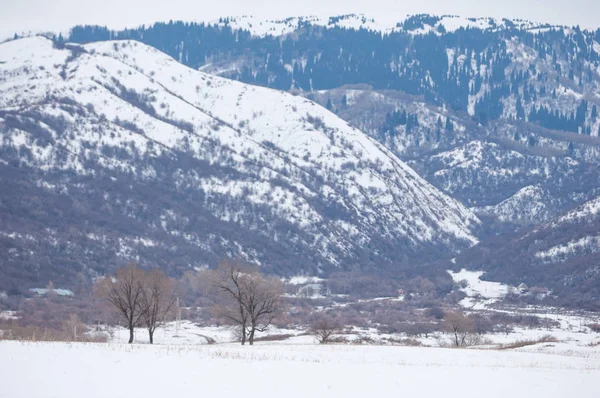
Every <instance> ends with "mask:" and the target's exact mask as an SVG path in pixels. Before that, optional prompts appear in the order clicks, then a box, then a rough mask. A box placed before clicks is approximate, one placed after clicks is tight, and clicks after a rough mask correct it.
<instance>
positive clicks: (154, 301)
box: [140, 269, 177, 344]
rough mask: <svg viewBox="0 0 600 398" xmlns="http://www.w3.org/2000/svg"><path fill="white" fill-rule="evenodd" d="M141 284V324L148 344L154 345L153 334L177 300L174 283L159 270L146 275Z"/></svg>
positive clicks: (162, 323) (164, 320)
mask: <svg viewBox="0 0 600 398" xmlns="http://www.w3.org/2000/svg"><path fill="white" fill-rule="evenodd" d="M141 282H142V300H141V302H140V306H141V311H142V323H143V324H144V326H145V327H146V329H147V330H148V337H149V339H150V344H154V332H155V331H156V329H158V328H159V327H161V326H162V325H164V323H165V322H166V320H167V316H168V315H169V313H170V312H171V310H172V309H173V306H174V305H175V301H176V300H177V296H176V295H175V282H174V281H173V280H172V279H171V278H169V277H168V276H167V275H165V273H164V272H162V271H161V270H159V269H153V270H152V271H150V272H149V273H147V274H146V275H145V277H144V279H143V280H142V281H141Z"/></svg>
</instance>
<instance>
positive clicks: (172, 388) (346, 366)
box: [0, 341, 600, 398]
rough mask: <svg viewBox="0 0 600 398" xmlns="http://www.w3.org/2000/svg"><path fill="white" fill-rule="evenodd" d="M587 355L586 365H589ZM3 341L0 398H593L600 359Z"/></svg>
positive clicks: (429, 351) (310, 347)
mask: <svg viewBox="0 0 600 398" xmlns="http://www.w3.org/2000/svg"><path fill="white" fill-rule="evenodd" d="M586 355H587V356H586ZM586 355H582V354H578V353H577V352H575V353H571V354H567V353H563V354H562V355H561V354H547V353H532V352H509V351H493V350H456V349H440V348H413V347H377V346H318V345H314V344H312V345H307V344H302V345H279V344H273V343H268V344H267V343H265V344H257V345H255V346H253V347H248V346H246V347H240V346H237V345H236V346H234V345H213V346H177V347H175V346H159V345H155V346H150V345H133V346H128V345H121V344H68V343H29V342H9V341H0V357H1V358H2V361H1V362H0V363H1V364H0V380H1V382H2V392H3V396H6V397H10V398H30V397H39V396H44V397H61V398H69V397H77V398H78V397H81V396H86V397H89V398H94V397H102V398H104V397H113V398H118V397H131V396H143V397H197V396H199V395H201V396H208V397H214V396H223V397H235V396H244V397H290V398H295V397H302V398H304V397H307V396H314V397H344V398H349V397H361V398H362V397H370V396H396V395H398V394H401V395H402V396H418V397H425V398H427V397H440V396H449V397H462V398H468V397H481V396H482V394H483V395H485V396H486V397H489V398H496V397H498V398H505V397H507V396H510V397H515V398H518V397H527V398H529V397H545V398H564V397H567V396H577V397H582V398H588V397H589V398H596V397H597V396H598V392H599V387H598V379H599V378H600V362H599V361H598V359H599V358H598V355H597V352H595V353H594V352H591V354H590V352H589V350H588V352H587V354H586Z"/></svg>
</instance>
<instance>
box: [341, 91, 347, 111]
mask: <svg viewBox="0 0 600 398" xmlns="http://www.w3.org/2000/svg"><path fill="white" fill-rule="evenodd" d="M347 107H348V98H346V94H344V96H343V97H342V108H344V109H346V108H347Z"/></svg>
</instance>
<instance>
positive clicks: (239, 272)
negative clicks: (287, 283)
mask: <svg viewBox="0 0 600 398" xmlns="http://www.w3.org/2000/svg"><path fill="white" fill-rule="evenodd" d="M212 283H213V286H214V287H215V288H216V289H217V291H219V292H220V293H221V295H222V296H223V299H224V300H223V302H222V303H221V304H219V305H217V307H216V311H215V314H216V315H217V316H219V317H221V318H223V319H225V320H227V321H228V322H229V323H231V324H232V325H234V326H235V327H236V328H237V329H238V330H239V331H240V334H241V336H240V337H241V343H242V345H244V344H246V341H248V343H249V344H250V345H252V344H254V337H255V334H256V332H263V331H265V330H266V329H267V328H268V327H269V325H271V323H272V322H273V320H274V319H275V318H276V317H277V316H278V315H280V313H281V309H282V301H281V294H282V292H283V290H282V284H281V281H280V280H279V279H277V278H270V277H266V276H264V275H263V274H261V273H260V272H258V271H257V270H256V269H253V268H251V267H249V266H247V265H246V264H243V263H241V262H239V261H230V260H226V261H223V262H222V263H221V264H219V266H218V267H217V269H216V270H215V271H214V273H213V276H212Z"/></svg>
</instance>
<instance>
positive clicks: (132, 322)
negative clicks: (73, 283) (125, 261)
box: [95, 264, 177, 344]
mask: <svg viewBox="0 0 600 398" xmlns="http://www.w3.org/2000/svg"><path fill="white" fill-rule="evenodd" d="M95 293H96V295H97V296H98V297H100V298H102V299H104V300H106V302H107V303H108V304H109V305H110V306H111V307H112V308H113V309H114V310H115V311H116V312H117V314H118V315H119V317H120V318H121V320H122V321H124V322H125V324H126V325H127V328H128V329H129V344H131V343H133V339H134V329H135V328H136V327H138V326H143V327H145V328H146V329H147V330H148V336H149V338H150V344H152V343H154V332H155V331H156V329H157V328H159V327H160V326H162V325H163V324H164V323H165V322H166V321H167V316H168V315H169V313H170V312H171V310H173V309H174V306H175V302H176V300H177V296H176V294H175V281H173V280H172V279H171V278H169V277H168V276H167V275H166V274H165V273H164V272H163V271H161V270H159V269H153V270H150V271H145V270H143V269H141V268H139V267H138V266H137V265H136V264H130V265H129V266H127V267H124V268H120V269H118V270H117V272H116V274H115V276H114V277H105V278H102V279H99V280H98V281H97V282H96V285H95Z"/></svg>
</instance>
